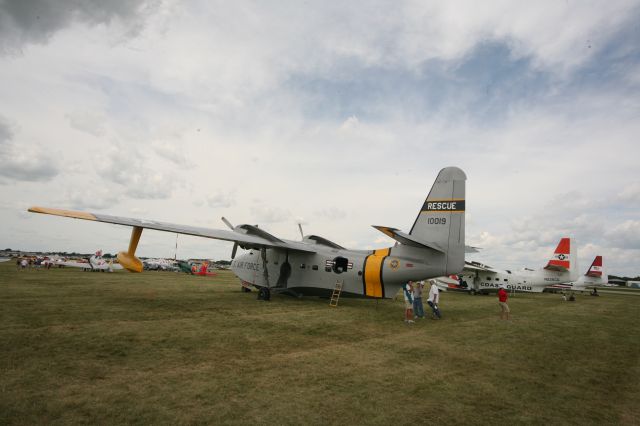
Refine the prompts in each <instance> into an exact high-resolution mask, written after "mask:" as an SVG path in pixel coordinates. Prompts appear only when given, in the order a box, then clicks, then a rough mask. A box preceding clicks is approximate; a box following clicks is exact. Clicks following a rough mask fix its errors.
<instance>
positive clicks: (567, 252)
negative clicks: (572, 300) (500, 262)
mask: <svg viewBox="0 0 640 426" xmlns="http://www.w3.org/2000/svg"><path fill="white" fill-rule="evenodd" d="M572 245H573V242H572V240H571V238H562V239H561V240H560V243H559V244H558V247H556V250H555V251H554V254H553V257H552V258H551V259H550V260H549V262H548V263H547V265H546V266H545V267H544V268H541V269H538V270H533V269H526V268H525V269H523V270H521V271H510V270H504V271H502V270H497V269H495V268H492V267H490V266H487V265H483V264H482V263H479V262H465V265H464V269H463V271H462V272H461V273H460V274H458V275H454V276H445V277H438V278H437V279H436V280H435V282H436V285H438V287H440V289H443V290H463V291H469V292H471V293H472V294H475V293H477V292H481V293H487V292H489V291H498V289H499V288H500V287H501V286H504V287H505V288H506V289H508V290H514V291H525V292H533V293H540V292H542V291H543V290H544V289H545V288H546V287H549V286H550V285H553V284H560V283H568V282H572V281H576V280H577V273H576V258H577V253H576V250H575V248H572Z"/></svg>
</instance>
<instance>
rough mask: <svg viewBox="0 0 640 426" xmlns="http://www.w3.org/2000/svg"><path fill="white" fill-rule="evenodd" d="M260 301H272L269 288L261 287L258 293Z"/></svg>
mask: <svg viewBox="0 0 640 426" xmlns="http://www.w3.org/2000/svg"><path fill="white" fill-rule="evenodd" d="M258 300H264V301H265V302H268V301H269V300H271V290H269V289H268V288H267V287H260V290H259V291H258Z"/></svg>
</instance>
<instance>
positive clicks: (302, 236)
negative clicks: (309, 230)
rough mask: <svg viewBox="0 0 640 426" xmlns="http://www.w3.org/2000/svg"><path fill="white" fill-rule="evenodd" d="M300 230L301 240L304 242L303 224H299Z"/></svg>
mask: <svg viewBox="0 0 640 426" xmlns="http://www.w3.org/2000/svg"><path fill="white" fill-rule="evenodd" d="M298 229H299V230H300V238H302V239H303V240H304V232H302V223H300V222H298Z"/></svg>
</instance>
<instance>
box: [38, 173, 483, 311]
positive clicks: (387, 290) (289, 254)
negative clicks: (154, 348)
mask: <svg viewBox="0 0 640 426" xmlns="http://www.w3.org/2000/svg"><path fill="white" fill-rule="evenodd" d="M465 181H466V175H465V174H464V172H463V171H462V170H461V169H459V168H457V167H447V168H444V169H442V170H441V171H440V172H439V174H438V176H437V178H436V181H435V183H434V184H433V186H432V188H431V191H430V192H429V194H428V196H427V199H426V200H425V201H424V203H423V204H422V205H421V207H420V210H419V211H418V215H417V217H416V219H415V221H414V223H413V226H412V227H411V229H410V231H409V232H408V233H405V232H403V231H400V230H399V229H396V228H391V227H387V226H374V228H376V229H377V230H379V231H380V232H382V233H384V234H385V235H387V236H388V237H390V238H392V239H394V240H395V241H396V244H395V245H394V246H393V247H388V248H382V249H378V250H352V249H347V248H345V247H342V246H340V245H339V244H336V243H334V242H331V241H329V240H328V239H326V238H323V237H320V236H317V235H307V236H304V237H303V239H302V241H290V240H284V239H280V238H278V237H276V236H274V235H271V234H270V233H268V232H267V231H265V230H263V229H262V228H258V227H257V226H254V225H246V224H245V225H238V226H235V227H234V226H232V225H231V223H229V221H228V220H226V219H225V218H222V220H223V221H224V223H225V224H226V225H227V226H228V227H229V228H230V230H224V229H208V228H199V227H192V226H184V225H175V224H170V223H162V222H156V221H151V220H141V219H131V218H125V217H117V216H108V215H103V214H98V213H88V212H79V211H70V210H60V209H52V208H45V207H31V208H30V209H29V211H30V212H33V213H44V214H51V215H57V216H65V217H71V218H75V219H84V220H92V221H98V222H106V223H112V224H118V225H126V226H131V227H132V228H133V229H132V232H131V239H130V242H129V248H128V250H127V251H123V252H120V253H118V262H119V263H120V265H122V266H123V267H124V268H126V269H128V270H129V271H132V272H142V269H143V264H142V262H141V261H140V259H138V258H137V257H136V256H135V252H136V248H137V246H138V241H139V240H140V236H141V234H142V230H143V229H153V230H158V231H166V232H172V233H178V234H187V235H194V236H199V237H205V238H214V239H219V240H225V241H233V242H234V243H235V244H234V246H233V251H232V254H231V257H232V259H233V262H232V263H231V269H232V271H233V272H234V273H235V275H236V276H237V277H238V278H239V279H240V281H241V282H242V285H243V286H244V287H251V286H253V287H255V288H258V289H260V290H261V292H262V293H266V296H267V297H268V296H269V295H270V292H272V291H274V292H283V293H289V294H293V295H296V296H302V295H310V296H330V295H332V294H334V293H335V290H336V289H337V288H339V291H340V293H341V294H342V295H343V296H352V297H365V298H392V297H394V295H395V294H396V293H397V292H398V290H399V289H400V287H401V286H402V285H403V284H404V283H406V282H407V281H409V280H423V279H428V278H434V277H440V276H443V275H445V276H446V275H451V274H456V273H459V272H461V271H462V268H463V267H464V261H465V235H464V226H465ZM238 247H240V248H242V249H244V250H246V251H247V252H245V253H243V254H242V255H238V256H237V257H236V251H237V249H238ZM471 251H473V250H472V249H471Z"/></svg>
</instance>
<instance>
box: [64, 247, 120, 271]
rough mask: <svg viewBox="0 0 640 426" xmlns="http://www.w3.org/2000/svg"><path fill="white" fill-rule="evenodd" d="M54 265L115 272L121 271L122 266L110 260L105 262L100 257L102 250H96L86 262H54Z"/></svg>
mask: <svg viewBox="0 0 640 426" xmlns="http://www.w3.org/2000/svg"><path fill="white" fill-rule="evenodd" d="M53 264H54V265H58V266H68V267H72V268H82V269H84V270H87V271H115V270H118V269H122V266H121V265H119V264H117V263H113V261H112V260H105V259H104V258H103V257H102V250H98V251H97V252H96V253H95V254H94V255H93V256H91V257H90V258H89V259H87V261H86V262H77V261H73V260H67V261H58V262H54V263H53Z"/></svg>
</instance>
